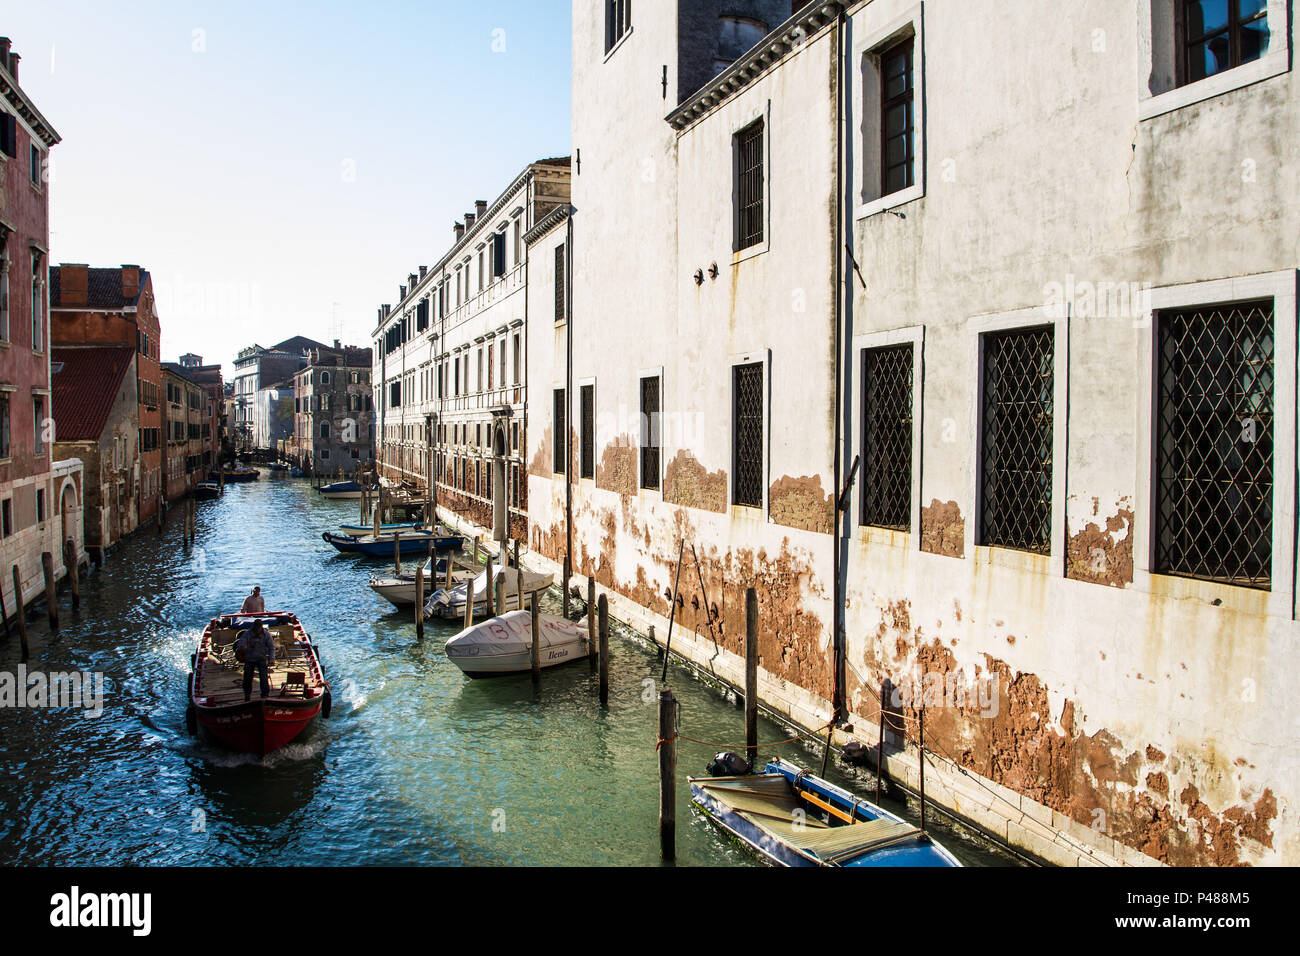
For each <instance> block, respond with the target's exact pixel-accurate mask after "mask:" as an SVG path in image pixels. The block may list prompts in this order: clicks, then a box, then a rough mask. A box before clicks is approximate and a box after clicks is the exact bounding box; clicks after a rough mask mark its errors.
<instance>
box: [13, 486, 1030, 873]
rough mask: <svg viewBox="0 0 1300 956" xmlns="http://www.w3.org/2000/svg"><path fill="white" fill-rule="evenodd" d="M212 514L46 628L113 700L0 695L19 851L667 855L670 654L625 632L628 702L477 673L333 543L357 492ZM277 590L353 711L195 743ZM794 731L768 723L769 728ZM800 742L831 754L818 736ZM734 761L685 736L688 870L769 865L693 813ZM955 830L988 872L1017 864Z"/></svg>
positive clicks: (724, 715)
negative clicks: (199, 671)
mask: <svg viewBox="0 0 1300 956" xmlns="http://www.w3.org/2000/svg"><path fill="white" fill-rule="evenodd" d="M197 512H198V518H197V541H196V544H195V546H194V547H193V548H192V549H190V550H188V551H187V550H186V549H184V548H183V546H182V540H181V521H180V511H179V510H175V511H173V514H172V517H171V519H170V520H169V522H168V526H167V528H166V530H165V531H164V532H163V533H162V534H156V533H155V532H154V531H153V530H152V529H150V530H144V531H140V532H138V533H137V534H136V535H134V536H133V537H132V538H131V539H129V540H128V541H126V542H125V543H124V544H123V545H122V546H121V547H120V548H119V550H117V551H116V552H115V553H113V554H112V555H110V557H109V559H108V561H107V562H106V564H105V566H104V567H103V568H102V569H99V570H96V571H95V572H93V573H92V574H91V576H90V578H89V580H88V581H86V582H83V588H82V605H81V609H80V611H78V612H73V611H72V609H71V605H70V599H69V597H68V596H67V595H66V594H65V595H63V596H62V598H61V616H62V624H63V626H62V628H61V630H59V631H58V632H56V633H50V631H49V630H48V628H47V626H46V623H45V620H44V616H43V615H42V617H41V618H40V619H39V620H37V618H35V617H33V618H32V620H31V625H30V631H31V648H32V659H31V661H30V663H29V665H28V667H29V670H37V669H39V670H43V671H46V672H51V673H52V672H62V671H72V670H80V671H92V672H102V673H103V674H104V681H105V684H104V686H105V710H104V713H103V714H102V715H101V716H99V717H98V718H93V719H88V718H87V717H85V716H83V714H82V712H79V711H73V710H57V709H48V710H33V709H7V708H0V864H3V865H14V864H32V865H46V866H53V865H84V864H95V865H128V864H129V865H158V864H171V865H210V864H212V865H224V864H233V865H247V864H254V863H262V864H275V865H301V864H333V865H408V864H418V865H444V864H446V865H457V864H468V865H520V864H527V865H536V864H541V865H554V864H558V865H659V863H660V861H659V851H658V843H657V832H658V831H657V813H658V780H657V766H658V761H657V758H656V754H655V746H654V745H655V736H656V732H655V731H656V709H657V708H656V702H655V695H654V680H655V678H656V677H657V676H658V674H659V665H658V664H657V661H656V656H655V654H654V652H653V650H651V649H649V648H647V647H645V646H644V645H642V644H641V643H639V642H637V641H635V640H633V639H631V638H630V637H629V636H628V635H627V634H626V632H622V631H620V630H619V628H615V632H616V633H615V636H614V637H613V639H612V661H611V666H610V695H609V707H608V709H602V708H601V707H600V704H599V702H598V700H597V697H596V675H595V673H594V672H593V670H592V669H591V668H590V667H589V665H587V664H586V663H577V664H573V665H569V666H566V667H561V668H556V669H553V670H549V671H546V672H544V673H543V679H542V682H541V685H540V688H536V689H535V688H534V685H533V683H532V681H531V679H530V678H529V677H528V676H526V675H525V676H522V677H504V678H497V679H493V680H477V681H471V680H469V679H467V678H465V677H464V676H463V675H462V674H461V673H460V671H459V670H458V669H457V668H456V667H455V666H454V665H452V664H451V663H450V662H449V661H448V660H447V658H446V656H445V655H444V653H443V642H444V641H445V639H446V638H447V637H449V636H451V635H452V634H454V633H455V632H456V631H457V630H458V628H457V627H451V626H441V625H434V626H432V627H431V628H430V629H428V630H426V634H425V638H424V640H423V641H422V642H421V641H417V639H416V636H415V627H414V624H413V622H412V620H411V614H410V613H405V614H395V613H391V612H392V608H391V605H389V604H388V603H387V602H385V601H383V599H381V598H379V597H378V596H377V595H375V594H374V593H373V592H372V591H371V590H370V589H369V588H368V587H367V586H366V582H367V578H368V576H369V574H370V573H371V572H372V571H374V570H377V569H382V567H383V565H382V564H380V563H378V562H368V561H366V560H365V559H358V558H356V557H354V556H351V555H341V554H338V553H337V552H335V551H334V550H333V549H332V548H330V547H329V546H328V545H326V544H325V543H324V542H323V541H322V540H321V532H322V531H329V530H336V529H337V527H338V525H339V524H340V523H341V522H344V521H352V520H354V519H355V518H356V517H357V505H356V503H355V502H326V501H322V500H320V498H319V496H318V495H316V493H315V492H314V491H312V490H311V488H310V487H309V486H308V484H307V482H305V481H302V480H297V481H293V480H288V479H281V480H274V479H272V480H266V478H265V477H264V479H263V480H262V481H260V482H257V483H254V484H249V485H228V486H227V488H226V496H225V497H224V498H223V499H221V500H219V501H212V502H199V503H198V505H197ZM254 584H259V585H261V587H262V591H263V593H264V595H265V596H266V603H267V607H268V609H287V610H293V611H295V612H296V613H297V614H298V615H299V617H300V618H301V620H302V621H303V624H304V625H305V626H306V628H307V630H308V631H309V632H310V633H311V634H312V636H313V638H314V639H315V640H316V641H317V642H318V644H319V645H320V647H321V650H322V657H323V662H324V665H325V670H326V674H327V676H328V677H329V678H330V680H331V681H332V684H333V688H334V694H333V696H334V707H333V715H332V717H331V718H330V719H329V720H318V721H316V722H315V724H314V725H313V726H312V727H311V728H310V729H309V730H308V731H307V732H306V734H305V735H304V736H303V737H301V738H299V740H298V741H296V742H294V743H293V744H291V745H289V746H288V747H286V748H284V749H283V750H281V751H279V752H277V753H274V754H271V755H269V756H267V757H265V758H262V759H258V758H254V757H251V756H246V755H241V754H237V753H231V752H228V751H225V750H222V749H220V748H219V747H218V746H216V745H215V744H212V743H209V742H206V741H204V740H196V739H194V738H192V737H190V736H188V735H187V734H186V732H185V719H184V715H185V700H184V694H185V681H186V675H187V674H188V671H189V661H190V654H191V653H192V652H193V650H194V647H195V644H196V643H197V641H198V638H199V634H200V633H201V631H202V628H203V625H204V623H205V622H206V621H207V620H208V619H209V618H211V617H212V616H214V615H216V614H218V613H222V612H228V611H231V610H234V609H237V608H238V606H239V604H240V602H241V600H242V599H243V597H244V595H245V594H247V593H248V592H249V591H250V590H251V589H252V587H253V585H254ZM18 664H19V647H18V639H17V635H15V636H14V637H12V638H11V639H9V640H7V641H5V640H4V638H3V637H0V671H6V672H9V673H16V672H17V668H18ZM669 673H670V683H671V685H672V687H673V690H674V692H675V693H676V694H677V696H678V698H679V699H680V701H681V710H682V732H683V733H686V734H688V735H690V736H692V737H696V738H699V739H702V740H710V741H722V742H734V741H737V740H743V739H744V729H743V714H742V712H741V711H740V710H738V709H737V708H736V707H735V706H734V702H730V701H728V700H727V699H726V698H725V697H724V696H723V695H722V694H720V693H719V692H718V691H717V690H715V689H713V688H711V687H709V686H707V685H705V684H704V683H702V682H700V681H698V680H696V679H694V678H693V677H692V676H691V675H690V674H689V673H688V672H687V671H686V670H685V669H682V668H676V667H675V668H672V669H670V672H669ZM788 735H789V734H788V732H787V731H785V730H784V729H782V728H781V727H779V726H778V725H776V724H775V723H770V722H767V721H766V720H765V721H763V722H762V723H761V726H760V737H761V739H763V740H777V739H780V738H783V737H786V736H788ZM770 752H771V751H769V753H770ZM776 752H777V753H780V754H781V755H782V756H785V757H787V758H789V759H791V760H794V761H796V762H798V763H800V764H802V765H804V766H808V767H811V768H814V769H815V768H816V767H818V766H819V764H820V754H819V751H818V750H817V748H816V747H815V746H812V745H802V744H798V743H796V744H791V745H787V746H783V747H781V748H778V749H777V750H776ZM712 753H713V750H712V748H710V747H706V746H703V745H698V744H694V743H689V742H683V743H682V745H681V747H680V756H679V764H678V767H679V769H678V782H679V789H680V793H679V802H678V826H677V857H678V859H677V863H678V865H691V866H699V865H753V864H754V859H753V858H752V857H750V856H749V855H748V854H747V853H746V852H745V851H743V850H742V849H740V848H739V847H737V846H735V845H733V844H732V843H730V842H729V841H728V840H727V839H725V838H724V837H723V836H722V835H721V834H719V833H718V831H717V830H716V829H714V828H713V827H712V826H711V825H710V824H708V823H707V822H706V821H705V820H704V819H703V818H702V817H701V816H700V815H699V814H698V813H696V812H694V811H692V810H691V809H690V808H689V799H690V797H689V790H688V787H687V784H686V776H687V774H699V773H703V772H704V766H705V764H706V763H707V762H708V760H709V758H710V757H711V756H712ZM828 776H830V777H831V779H833V780H835V781H836V782H837V783H840V784H842V785H846V786H849V787H851V788H856V789H858V790H859V792H862V793H863V794H868V793H869V792H870V789H869V784H868V781H867V780H866V779H865V778H864V779H862V780H861V781H857V782H855V781H854V780H852V779H851V778H848V777H846V776H845V775H844V773H843V772H841V770H840V769H839V768H834V769H832V770H831V771H830V772H829V773H828ZM888 805H889V806H890V808H891V809H893V810H895V811H896V812H897V811H903V810H905V809H907V808H904V807H902V805H901V804H893V803H890V804H888ZM907 812H908V813H909V815H911V814H910V810H907ZM931 820H932V829H933V830H934V831H935V835H936V836H937V837H938V838H939V839H940V840H941V841H942V842H943V843H945V844H946V845H947V846H948V847H949V848H950V849H952V850H953V851H954V853H956V854H957V855H958V856H959V857H960V858H961V859H962V861H963V862H964V863H966V864H967V865H1004V864H1006V863H1008V862H1010V861H1009V860H1008V858H1006V857H1005V856H1003V855H1001V854H1000V853H999V852H997V851H996V850H994V849H992V848H990V847H988V846H987V845H985V844H984V843H982V842H980V841H979V840H977V839H975V838H972V837H970V836H969V835H967V834H965V833H964V832H958V831H956V830H953V829H950V828H949V827H947V826H945V825H944V824H943V823H937V824H933V817H931Z"/></svg>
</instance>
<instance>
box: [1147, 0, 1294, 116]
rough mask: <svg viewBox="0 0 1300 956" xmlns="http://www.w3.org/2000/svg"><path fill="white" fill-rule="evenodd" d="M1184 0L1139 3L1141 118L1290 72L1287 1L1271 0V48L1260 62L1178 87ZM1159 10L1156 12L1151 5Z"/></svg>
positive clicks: (1269, 17)
mask: <svg viewBox="0 0 1300 956" xmlns="http://www.w3.org/2000/svg"><path fill="white" fill-rule="evenodd" d="M1179 2H1180V0H1153V2H1151V3H1139V4H1138V5H1137V7H1138V41H1139V42H1138V75H1139V76H1140V77H1143V78H1144V79H1143V88H1142V89H1141V90H1140V91H1139V94H1138V119H1139V120H1149V119H1152V118H1154V117H1156V116H1163V115H1164V114H1165V113H1170V112H1173V111H1174V110H1178V109H1182V108H1183V107H1186V106H1191V105H1192V104H1193V103H1200V102H1203V101H1204V100H1208V99H1210V98H1212V97H1215V96H1222V95H1223V94H1224V93H1230V92H1232V91H1233V90H1239V89H1242V88H1243V87H1246V86H1250V85H1252V84H1254V83H1259V82H1261V81H1263V80H1267V79H1270V78H1272V77H1275V76H1279V75H1281V74H1283V73H1287V72H1290V69H1291V30H1292V26H1291V21H1290V18H1289V16H1288V11H1287V0H1268V30H1269V36H1268V50H1267V51H1266V52H1265V53H1264V55H1263V56H1261V57H1260V58H1259V59H1258V60H1253V61H1251V62H1250V63H1243V64H1242V65H1241V66H1235V67H1232V68H1231V69H1228V70H1224V71H1223V72H1222V73H1216V74H1214V76H1207V77H1206V78H1205V79H1203V80H1197V81H1195V82H1194V83H1187V84H1184V85H1183V86H1175V85H1174V84H1175V83H1177V82H1178V58H1179V56H1180V55H1181V52H1182V51H1181V50H1179V49H1178V36H1177V17H1178V4H1179ZM1153 7H1154V8H1155V10H1154V11H1153V9H1152V8H1153Z"/></svg>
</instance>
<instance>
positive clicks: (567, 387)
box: [564, 204, 577, 606]
mask: <svg viewBox="0 0 1300 956" xmlns="http://www.w3.org/2000/svg"><path fill="white" fill-rule="evenodd" d="M576 211H577V210H575V209H574V208H573V205H572V204H570V205H569V215H568V217H567V218H566V219H565V232H566V236H565V239H564V244H565V246H566V249H565V257H564V258H565V270H564V272H565V277H564V281H565V287H564V298H565V302H564V311H565V322H564V352H565V355H564V554H565V557H567V558H568V559H569V569H570V570H572V569H573V449H572V448H570V447H569V433H570V432H571V431H572V430H573V429H572V428H571V427H570V426H571V425H572V423H573V214H574V213H575V212H576ZM566 583H567V582H566ZM564 600H565V602H566V606H567V602H568V598H567V597H566V598H565V599H564Z"/></svg>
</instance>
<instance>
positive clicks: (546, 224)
mask: <svg viewBox="0 0 1300 956" xmlns="http://www.w3.org/2000/svg"><path fill="white" fill-rule="evenodd" d="M572 208H573V205H572V204H571V203H567V202H566V203H565V204H564V205H563V206H556V207H555V208H554V209H552V210H551V211H550V212H548V213H547V214H546V215H545V216H543V217H542V218H541V220H540V221H539V222H538V223H537V225H535V226H533V228H531V229H529V230H528V231H527V232H526V233H524V245H526V246H531V245H532V244H533V243H534V242H535V241H537V240H538V239H540V238H541V237H542V236H544V235H546V233H548V232H550V231H551V230H552V229H553V228H555V226H556V225H557V224H559V223H561V222H564V220H566V219H568V218H569V210H570V209H572Z"/></svg>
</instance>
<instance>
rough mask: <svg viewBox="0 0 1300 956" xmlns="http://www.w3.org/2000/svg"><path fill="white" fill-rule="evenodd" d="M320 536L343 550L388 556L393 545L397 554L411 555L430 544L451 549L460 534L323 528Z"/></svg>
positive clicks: (437, 549)
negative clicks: (354, 531)
mask: <svg viewBox="0 0 1300 956" xmlns="http://www.w3.org/2000/svg"><path fill="white" fill-rule="evenodd" d="M321 538H322V539H323V540H324V541H326V542H327V543H329V544H331V545H333V546H334V547H335V548H337V549H338V550H340V551H342V552H344V553H345V554H365V555H369V556H370V557H372V558H391V557H392V556H393V550H394V548H396V549H397V553H398V555H400V556H401V557H403V558H412V557H416V556H417V555H421V554H427V553H428V552H429V548H430V546H432V548H433V550H434V552H435V553H438V554H442V553H445V552H447V551H455V550H456V549H457V548H459V547H460V546H461V537H460V535H458V534H449V535H435V534H434V533H433V532H431V531H411V532H408V533H400V534H381V535H380V536H379V537H377V538H376V537H375V536H374V535H372V534H371V535H364V536H363V535H351V534H334V533H332V532H330V531H325V532H322V533H321ZM394 541H396V543H394Z"/></svg>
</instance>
